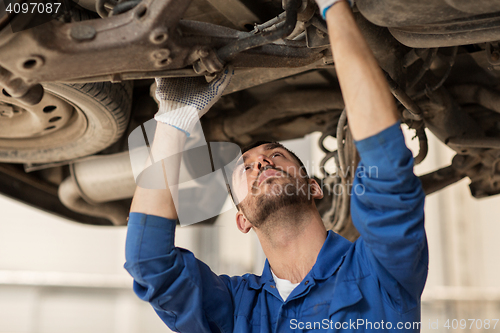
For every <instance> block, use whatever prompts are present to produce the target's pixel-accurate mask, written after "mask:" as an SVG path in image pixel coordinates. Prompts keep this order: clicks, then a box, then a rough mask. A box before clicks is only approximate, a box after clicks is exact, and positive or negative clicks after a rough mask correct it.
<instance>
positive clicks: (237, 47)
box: [217, 0, 301, 62]
mask: <svg viewBox="0 0 500 333" xmlns="http://www.w3.org/2000/svg"><path fill="white" fill-rule="evenodd" d="M299 1H300V0H286V4H285V12H286V17H285V21H284V24H283V27H282V28H280V29H276V30H274V31H271V32H268V33H267V32H262V33H260V34H258V35H255V36H251V37H248V38H245V39H241V40H237V41H235V42H233V43H230V44H228V45H226V46H224V47H222V48H220V49H219V50H218V51H217V56H218V57H219V59H220V60H221V61H222V62H226V61H228V60H230V59H231V58H232V57H234V56H235V55H236V54H238V53H240V52H243V51H246V50H249V49H252V48H254V47H258V46H262V45H265V44H269V43H271V42H274V41H276V40H278V39H284V38H285V37H287V36H288V35H290V34H291V33H292V32H293V30H294V29H295V24H296V23H297V10H298V7H299V5H300V4H301V2H299Z"/></svg>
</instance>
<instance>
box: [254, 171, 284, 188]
mask: <svg viewBox="0 0 500 333" xmlns="http://www.w3.org/2000/svg"><path fill="white" fill-rule="evenodd" d="M282 174H283V173H282V172H281V171H279V170H276V169H267V170H265V171H264V172H262V173H261V175H260V176H259V186H260V184H262V183H263V182H264V181H265V180H266V179H268V178H271V177H282Z"/></svg>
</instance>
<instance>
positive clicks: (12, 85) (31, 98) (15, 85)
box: [0, 57, 44, 105]
mask: <svg viewBox="0 0 500 333" xmlns="http://www.w3.org/2000/svg"><path fill="white" fill-rule="evenodd" d="M30 61H34V62H35V64H34V65H33V66H36V64H40V63H42V62H43V59H41V58H40V57H33V58H32V60H30ZM24 66H27V65H26V63H25V65H24ZM30 66H31V65H30ZM0 87H3V91H5V92H6V93H7V94H8V95H9V96H12V97H14V98H16V99H17V100H19V101H21V102H23V103H24V104H27V105H35V104H38V103H39V102H40V101H41V100H42V98H43V94H44V91H43V87H42V86H41V85H40V84H34V85H33V84H27V83H26V82H24V80H23V79H21V78H19V77H14V75H12V73H11V72H9V71H8V70H6V69H5V68H2V67H0ZM4 95H5V94H4Z"/></svg>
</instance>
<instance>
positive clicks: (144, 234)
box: [125, 71, 240, 332]
mask: <svg viewBox="0 0 500 333" xmlns="http://www.w3.org/2000/svg"><path fill="white" fill-rule="evenodd" d="M230 77H231V74H230V73H229V72H228V71H226V72H225V73H222V75H221V76H220V77H218V78H217V79H215V80H214V81H212V82H211V83H210V84H207V82H206V81H205V79H204V78H203V77H201V78H192V79H157V84H158V88H157V91H156V96H157V98H158V100H159V102H160V108H159V111H158V113H157V114H156V115H155V119H156V120H157V122H158V123H157V127H156V132H155V137H154V140H153V144H152V149H151V154H150V156H152V157H153V160H154V162H155V165H156V166H157V167H156V168H155V167H151V168H153V171H154V174H153V176H154V177H155V178H154V179H152V180H151V179H149V181H150V182H148V184H151V181H152V182H153V183H154V182H155V181H158V182H163V183H164V182H166V184H165V185H166V189H151V188H148V186H141V185H144V184H143V183H141V180H139V182H138V186H137V189H136V192H135V194H134V198H133V201H132V207H131V212H130V215H129V222H128V227H127V228H128V230H127V241H126V246H125V257H126V263H125V269H126V270H127V271H128V272H129V273H130V275H132V277H133V278H134V291H135V293H136V294H137V296H139V298H140V299H142V300H144V301H147V302H149V303H151V305H152V306H153V308H154V309H155V311H156V312H157V314H158V315H159V316H160V318H161V319H162V320H163V321H164V322H165V323H166V324H167V325H168V326H169V327H170V328H171V329H172V330H173V331H175V332H210V331H216V330H218V331H222V332H230V331H232V328H233V327H232V326H233V322H232V318H233V313H234V310H233V293H232V290H233V286H235V285H237V284H238V283H239V281H240V280H238V279H235V278H233V279H230V278H229V277H227V276H217V275H216V274H214V273H213V272H212V271H211V270H210V268H209V267H208V266H207V265H205V264H204V263H203V262H201V261H199V260H198V259H196V258H195V257H194V255H193V253H191V252H190V251H188V250H185V249H181V248H178V247H175V246H174V238H175V228H176V218H177V212H176V208H175V204H174V202H175V200H177V199H176V196H177V193H176V192H175V190H172V189H170V188H169V186H168V185H169V183H170V185H173V184H177V182H178V178H179V167H180V159H181V154H182V151H183V148H184V143H185V140H186V136H189V134H190V133H192V130H193V128H194V127H195V124H196V122H198V120H199V118H200V117H201V116H203V114H204V113H206V112H207V111H208V109H209V108H210V107H211V106H212V105H213V104H214V103H215V102H216V101H217V100H218V99H219V97H220V96H221V95H222V91H223V90H224V88H225V87H226V86H227V84H228V83H229V80H230ZM150 164H151V161H148V163H147V164H146V167H148V166H150ZM151 168H149V169H148V170H151ZM145 172H148V171H147V170H146V171H145ZM149 176H151V173H149ZM165 176H166V177H165ZM156 177H157V178H158V179H157V180H156ZM165 179H166V180H165ZM155 185H156V184H155ZM155 187H158V186H155ZM174 188H175V187H174ZM228 318H229V319H228Z"/></svg>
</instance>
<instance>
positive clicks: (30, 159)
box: [0, 82, 132, 163]
mask: <svg viewBox="0 0 500 333" xmlns="http://www.w3.org/2000/svg"><path fill="white" fill-rule="evenodd" d="M42 85H43V87H44V89H45V94H46V95H48V97H50V98H51V99H52V101H54V100H56V101H57V100H58V99H59V101H60V102H61V103H67V104H69V105H70V106H71V107H72V108H73V110H72V111H71V119H70V120H68V121H67V123H66V124H65V125H64V126H62V127H61V128H60V129H52V132H50V133H47V134H44V135H41V134H36V135H33V136H32V137H21V138H1V135H0V161H1V162H8V163H50V162H59V161H70V160H73V159H75V158H79V157H82V156H87V155H92V154H95V153H97V152H99V151H101V150H103V149H105V148H107V147H109V146H110V145H112V144H113V143H114V142H116V141H117V140H118V139H119V138H120V137H121V136H122V135H123V133H124V131H125V129H126V127H127V124H128V121H129V117H130V110H131V104H132V83H129V82H125V83H111V82H93V83H83V84H66V83H44V84H42ZM44 98H45V97H44ZM43 102H44V100H42V102H40V103H43ZM63 105H64V104H63ZM40 107H43V105H42V106H40ZM66 114H68V112H66ZM55 118H60V117H55ZM51 119H54V118H51Z"/></svg>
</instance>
